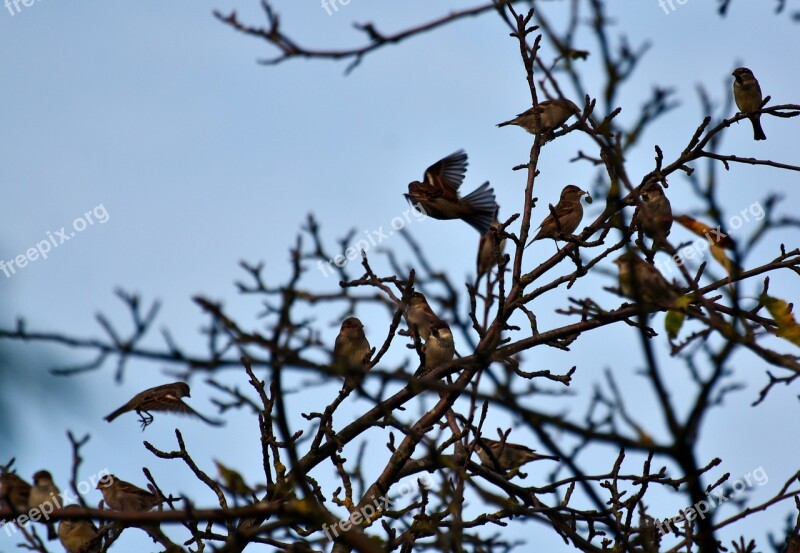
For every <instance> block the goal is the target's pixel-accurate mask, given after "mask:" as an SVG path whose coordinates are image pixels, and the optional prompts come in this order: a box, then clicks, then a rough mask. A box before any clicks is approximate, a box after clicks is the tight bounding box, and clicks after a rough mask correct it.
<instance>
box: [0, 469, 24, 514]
mask: <svg viewBox="0 0 800 553" xmlns="http://www.w3.org/2000/svg"><path fill="white" fill-rule="evenodd" d="M30 494H31V485H30V484H28V483H27V482H25V480H23V479H22V478H20V477H19V476H17V475H16V473H13V472H4V473H3V474H0V506H3V507H10V508H11V510H12V511H15V512H16V513H27V512H28V498H29V497H30Z"/></svg>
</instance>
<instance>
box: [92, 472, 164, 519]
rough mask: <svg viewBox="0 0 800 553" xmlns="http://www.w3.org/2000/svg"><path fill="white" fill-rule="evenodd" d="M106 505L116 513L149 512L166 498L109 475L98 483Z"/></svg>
mask: <svg viewBox="0 0 800 553" xmlns="http://www.w3.org/2000/svg"><path fill="white" fill-rule="evenodd" d="M96 487H97V489H98V490H100V493H102V494H103V499H104V500H105V502H106V505H108V506H109V508H111V509H113V510H114V511H149V510H150V509H152V508H153V507H155V506H156V505H160V504H161V503H163V502H164V498H162V497H159V496H157V495H155V494H154V493H151V492H148V491H146V490H143V489H142V488H137V487H136V486H134V485H133V484H131V483H129V482H125V481H124V480H120V479H119V478H117V477H116V476H114V475H113V474H107V475H105V476H103V478H101V479H100V481H99V482H98V483H97V486H96Z"/></svg>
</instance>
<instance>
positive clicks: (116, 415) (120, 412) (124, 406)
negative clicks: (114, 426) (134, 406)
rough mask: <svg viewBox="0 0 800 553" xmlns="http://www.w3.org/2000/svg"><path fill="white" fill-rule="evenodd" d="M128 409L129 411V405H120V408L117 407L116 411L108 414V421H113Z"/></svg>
mask: <svg viewBox="0 0 800 553" xmlns="http://www.w3.org/2000/svg"><path fill="white" fill-rule="evenodd" d="M126 411H128V406H127V405H123V406H122V407H120V408H119V409H117V410H116V411H114V412H113V413H111V414H110V415H108V416H106V420H107V421H108V422H111V421H113V420H114V419H116V418H117V417H118V416H120V415H121V414H122V413H125V412H126Z"/></svg>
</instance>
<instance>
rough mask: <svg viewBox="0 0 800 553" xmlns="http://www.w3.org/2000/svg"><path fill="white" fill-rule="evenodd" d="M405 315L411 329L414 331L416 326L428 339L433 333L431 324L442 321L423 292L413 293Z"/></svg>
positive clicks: (425, 338) (423, 336)
mask: <svg viewBox="0 0 800 553" xmlns="http://www.w3.org/2000/svg"><path fill="white" fill-rule="evenodd" d="M405 316H406V322H407V323H408V328H409V330H412V331H413V330H414V328H415V327H416V331H417V333H418V334H419V336H420V338H422V339H423V340H427V339H428V337H429V336H430V335H431V326H433V325H434V324H436V323H441V322H442V320H441V319H440V318H439V317H437V316H436V313H434V312H433V309H431V306H430V305H428V300H426V299H425V296H424V295H422V292H414V293H413V294H411V299H410V300H409V301H408V306H407V307H406V310H405Z"/></svg>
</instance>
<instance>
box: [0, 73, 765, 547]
mask: <svg viewBox="0 0 800 553" xmlns="http://www.w3.org/2000/svg"><path fill="white" fill-rule="evenodd" d="M733 77H734V83H733V91H734V98H735V100H736V105H737V106H738V108H739V110H740V111H741V112H742V113H743V114H746V115H747V116H748V118H749V119H750V121H751V123H752V125H753V134H754V139H755V140H765V139H766V135H765V134H764V131H763V129H762V128H761V123H760V113H757V111H758V110H760V109H761V108H762V103H763V100H762V95H761V89H760V86H759V84H758V81H757V80H756V78H755V77H754V76H753V72H752V71H750V70H749V69H747V68H745V67H740V68H738V69H736V70H735V71H734V72H733ZM578 114H580V109H579V108H578V106H576V105H575V104H574V103H573V102H571V101H569V100H566V99H563V98H562V99H555V100H547V101H544V102H541V103H539V104H538V105H537V106H535V107H533V108H531V109H529V110H527V111H525V112H524V113H521V114H519V115H518V116H517V117H515V118H513V119H511V120H509V121H505V122H503V123H500V124H499V125H498V126H499V127H502V126H506V125H517V126H520V127H522V128H523V129H525V130H527V131H528V132H530V133H532V134H547V133H551V132H552V131H553V130H555V129H557V128H559V127H561V126H562V125H564V124H565V123H566V121H567V120H568V119H569V118H570V117H572V116H573V115H578ZM466 169H467V154H466V153H465V152H464V151H458V152H455V153H453V154H451V155H449V156H447V157H445V158H443V159H441V160H439V161H437V162H436V163H434V164H433V165H431V166H430V167H428V169H427V170H426V171H425V174H424V177H423V180H422V181H421V182H420V181H414V182H412V183H410V184H409V185H408V194H406V198H407V199H408V200H409V201H410V202H411V203H412V204H413V205H414V206H415V208H417V209H421V210H424V212H425V213H426V214H427V215H428V216H430V217H433V218H434V219H442V220H448V219H461V220H463V221H464V222H466V223H467V224H469V225H470V226H472V227H473V228H474V229H476V230H477V231H478V232H479V233H480V234H481V242H480V245H479V250H478V274H479V278H480V275H482V274H488V273H489V271H490V270H491V268H492V267H493V266H494V265H495V264H496V257H497V256H496V251H497V250H498V249H499V250H500V251H502V250H503V248H504V242H505V240H501V242H500V244H496V243H495V241H494V240H495V238H496V237H497V233H495V232H493V231H490V228H491V227H492V226H495V227H498V225H499V224H500V223H499V221H498V219H497V216H498V206H497V203H496V201H495V195H494V191H493V190H492V188H491V187H490V185H489V183H488V182H486V183H484V184H482V185H481V186H479V187H478V188H477V189H476V190H474V191H473V192H472V193H470V194H468V195H467V196H464V197H461V196H460V195H459V188H460V187H461V184H462V183H463V181H464V176H465V174H466ZM583 196H587V203H590V202H591V197H590V196H588V193H587V192H586V191H584V190H581V189H580V188H579V187H577V186H574V185H568V186H566V187H565V188H564V189H563V190H562V191H561V197H560V199H559V201H558V204H557V205H556V206H555V207H553V206H550V213H549V214H548V215H547V216H546V217H545V218H544V220H543V221H542V223H541V225H540V226H539V227H538V228H539V230H538V232H537V234H536V235H535V236H534V237H533V239H532V240H531V241H530V242H529V243H528V244H527V245H530V243H532V242H534V241H536V240H542V239H545V238H550V239H552V240H555V241H558V240H564V239H568V238H569V237H571V236H572V234H573V233H574V232H575V231H576V230H577V228H578V226H579V225H580V223H581V220H582V218H583V207H582V204H581V198H582V197H583ZM637 203H638V211H637V212H636V216H635V217H634V221H633V224H634V225H635V226H636V228H639V229H641V231H642V232H643V233H644V234H645V235H646V236H648V237H649V238H651V239H652V240H653V244H654V246H656V247H658V246H659V245H660V244H664V243H666V238H667V236H668V235H669V233H670V229H671V226H672V220H673V217H672V209H671V206H670V202H669V199H668V198H667V197H666V195H665V194H664V190H663V188H662V187H661V185H660V184H659V183H658V182H656V181H650V182H647V183H646V184H645V185H644V186H642V188H641V190H640V191H639V201H638V202H637ZM527 245H526V247H527ZM615 263H616V264H617V265H618V267H619V285H620V291H621V292H622V294H624V295H625V296H627V297H629V298H633V299H635V300H636V301H638V302H643V303H647V304H653V305H657V306H661V307H668V306H669V305H670V304H672V303H673V302H674V301H675V300H676V299H677V298H678V297H680V295H681V293H680V291H679V290H678V289H676V287H675V286H673V285H672V284H671V283H669V282H667V280H666V279H665V278H664V276H663V275H662V274H661V273H660V272H659V271H658V270H657V269H656V268H655V267H654V266H653V265H651V264H650V263H648V262H646V261H645V260H643V259H641V258H640V257H639V256H638V255H637V254H636V253H634V252H632V251H628V252H626V253H624V254H623V255H621V256H620V257H619V258H618V259H617V260H616V261H615ZM404 315H405V319H406V322H407V324H408V329H409V331H408V334H410V335H412V336H414V338H415V342H416V341H417V340H419V342H418V343H420V344H421V347H420V350H421V353H422V358H423V362H422V366H421V367H420V370H419V371H417V375H419V374H425V373H427V372H429V371H430V370H432V369H433V368H435V367H437V366H440V365H442V364H444V363H447V362H449V361H451V360H452V359H453V358H454V356H455V344H454V341H453V333H452V331H451V330H450V327H449V325H448V324H447V322H445V321H443V320H442V319H441V318H439V317H438V316H437V315H436V313H435V312H434V311H433V309H431V306H430V305H429V304H428V301H427V300H426V298H425V296H424V295H423V294H421V293H420V292H414V293H413V294H412V295H411V298H410V300H409V302H408V305H407V306H406V307H405V310H404ZM373 354H374V348H371V347H370V344H369V341H368V340H367V337H366V334H365V332H364V325H363V324H362V323H361V321H360V320H359V319H358V318H356V317H348V318H347V319H345V320H344V321H343V322H342V325H341V328H340V331H339V335H338V336H337V337H336V342H335V345H334V350H333V363H332V366H333V368H334V369H335V370H336V372H337V373H338V374H340V375H341V376H342V377H343V378H344V388H343V392H344V393H345V395H346V394H347V393H350V392H351V391H353V390H355V389H357V388H359V387H360V386H361V384H362V382H363V379H364V376H365V374H366V373H367V371H368V370H369V369H370V368H372V363H371V362H370V358H371V357H372V355H373ZM185 397H190V391H189V386H188V384H186V383H185V382H174V383H170V384H165V385H161V386H156V387H154V388H150V389H148V390H145V391H143V392H141V393H139V394H137V395H136V396H134V397H133V398H132V399H131V400H130V401H128V402H127V403H126V404H125V405H123V406H122V407H120V408H119V409H117V410H115V411H114V412H112V413H111V414H109V415H108V416H107V417H106V420H107V421H108V422H111V421H113V420H114V419H116V418H117V417H118V416H120V415H122V414H124V413H127V412H135V413H137V414H138V415H139V417H140V422H141V424H142V429H143V430H144V428H145V427H147V425H148V424H150V423H151V422H152V421H153V416H152V414H151V413H153V412H169V413H179V414H186V415H190V416H194V417H197V418H200V419H201V420H203V421H205V422H206V423H208V424H212V425H220V424H222V421H218V420H214V419H209V418H207V417H205V416H203V415H201V414H200V413H198V412H197V411H195V410H194V409H192V408H191V407H190V406H189V405H188V404H186V403H185V402H184V400H183V398H185ZM500 437H501V440H499V441H498V440H491V439H488V438H484V437H479V438H477V439H476V440H474V441H473V442H472V443H471V444H470V451H475V452H476V453H477V454H478V457H479V458H480V460H481V463H482V464H483V465H484V466H485V467H487V468H489V469H492V470H497V471H501V472H506V471H512V470H517V469H519V468H520V467H521V466H522V465H524V464H525V463H528V462H531V461H536V460H541V459H549V460H555V461H557V460H558V458H557V457H552V456H548V455H541V454H538V453H536V452H535V451H533V450H532V449H530V448H528V447H526V446H523V445H520V444H513V443H507V442H506V436H500ZM97 489H98V490H100V492H101V493H102V495H103V500H104V502H105V504H106V506H107V507H108V508H110V509H113V510H116V511H149V510H151V509H153V508H154V507H156V506H159V505H160V504H161V503H163V502H164V501H165V499H164V498H163V497H161V496H159V495H158V494H156V493H154V492H153V491H147V490H144V489H142V488H139V487H137V486H135V485H133V484H131V483H129V482H125V481H123V480H120V479H118V478H116V477H115V476H113V475H106V476H104V477H103V478H102V479H101V480H100V481H99V482H98V483H97ZM0 506H3V507H8V508H10V509H11V511H12V512H14V513H17V514H18V515H21V516H20V517H19V518H17V519H16V520H17V521H18V522H19V521H20V519H21V518H22V517H25V518H29V519H31V520H34V521H38V522H41V523H43V524H46V525H47V530H48V538H49V539H55V537H56V535H57V536H58V538H59V539H60V541H61V543H62V544H63V546H64V548H65V549H66V550H67V552H68V553H95V552H99V551H100V549H101V544H100V541H101V540H100V539H99V538H98V536H99V535H98V530H97V527H96V526H95V525H94V523H93V522H92V521H90V520H77V519H75V520H66V519H64V520H62V521H61V522H60V523H59V525H58V532H57V533H56V531H55V529H54V524H53V523H52V522H51V521H49V520H48V517H47V516H46V514H47V513H49V512H52V511H53V507H54V506H55V508H61V507H64V508H65V509H67V510H77V509H79V507H78V506H77V505H70V506H62V504H61V494H60V491H59V489H58V487H57V486H56V485H55V484H54V483H53V478H52V476H51V474H50V473H49V472H48V471H46V470H41V471H39V472H37V473H36V474H35V475H34V476H33V485H30V484H28V483H27V482H25V481H24V480H23V479H22V478H20V477H19V476H18V475H17V474H16V473H15V472H13V471H10V470H4V471H3V473H2V475H0ZM35 512H38V515H39V516H38V517H34V513H35ZM67 512H68V511H67ZM43 513H44V516H42V514H43Z"/></svg>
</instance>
